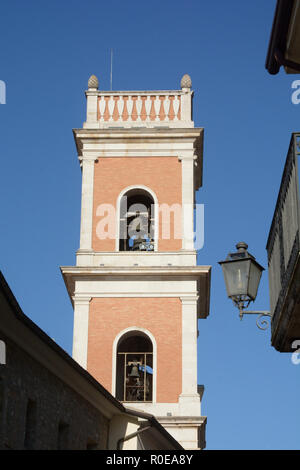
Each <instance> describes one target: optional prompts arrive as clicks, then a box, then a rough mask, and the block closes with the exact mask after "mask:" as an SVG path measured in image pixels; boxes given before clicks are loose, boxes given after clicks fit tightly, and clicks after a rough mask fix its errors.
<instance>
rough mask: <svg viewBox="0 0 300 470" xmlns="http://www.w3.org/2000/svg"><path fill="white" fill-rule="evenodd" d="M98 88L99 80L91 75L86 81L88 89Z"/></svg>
mask: <svg viewBox="0 0 300 470" xmlns="http://www.w3.org/2000/svg"><path fill="white" fill-rule="evenodd" d="M98 86H99V80H98V78H97V77H96V75H91V76H90V78H89V81H88V87H89V88H98Z"/></svg>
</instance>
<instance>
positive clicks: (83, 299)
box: [72, 294, 92, 305]
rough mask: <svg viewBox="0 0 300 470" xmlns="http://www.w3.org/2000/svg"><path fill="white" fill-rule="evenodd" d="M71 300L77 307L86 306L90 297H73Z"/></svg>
mask: <svg viewBox="0 0 300 470" xmlns="http://www.w3.org/2000/svg"><path fill="white" fill-rule="evenodd" d="M72 300H73V302H74V303H76V304H77V305H86V304H89V303H90V301H91V300H92V296H90V295H87V296H82V295H76V294H75V295H73V296H72Z"/></svg>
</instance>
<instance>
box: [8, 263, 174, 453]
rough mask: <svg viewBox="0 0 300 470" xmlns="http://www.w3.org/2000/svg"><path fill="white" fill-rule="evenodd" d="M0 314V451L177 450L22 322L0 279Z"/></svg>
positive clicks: (155, 426) (160, 430)
mask: <svg viewBox="0 0 300 470" xmlns="http://www.w3.org/2000/svg"><path fill="white" fill-rule="evenodd" d="M0 311H1V321H0V450H6V449H8V450H144V449H151V450H183V449H182V447H181V446H180V445H179V443H178V442H177V441H176V440H175V439H174V438H172V436H171V435H170V434H169V433H168V432H167V431H166V430H165V429H164V427H163V426H162V425H161V424H160V423H159V422H158V421H157V420H156V419H155V417H154V416H152V415H150V414H146V413H142V412H140V411H134V410H129V409H127V408H126V407H125V406H124V405H123V404H122V403H120V402H119V401H118V400H116V399H115V398H114V397H113V396H112V395H111V394H110V393H109V392H108V391H107V390H106V389H105V388H104V387H103V386H102V385H101V384H100V383H99V382H97V381H96V380H95V378H94V377H92V376H91V375H90V374H89V373H88V372H87V371H86V370H85V369H83V368H82V367H81V366H80V365H79V364H78V363H77V362H76V361H74V360H73V359H72V358H71V357H70V356H69V355H68V354H67V353H66V352H65V351H64V350H63V349H62V348H60V347H59V346H58V345H57V344H56V343H55V342H54V341H53V340H52V339H51V338H49V336H48V335H46V334H45V333H44V332H43V331H42V330H41V329H40V328H39V327H38V326H37V325H36V324H35V323H33V322H32V321H31V320H30V319H29V318H28V317H27V316H26V315H24V313H23V312H22V310H21V308H20V306H19V305H18V303H17V301H16V299H15V297H14V295H13V293H12V292H11V290H10V288H9V286H8V284H7V283H6V281H5V279H4V277H3V275H2V274H1V272H0Z"/></svg>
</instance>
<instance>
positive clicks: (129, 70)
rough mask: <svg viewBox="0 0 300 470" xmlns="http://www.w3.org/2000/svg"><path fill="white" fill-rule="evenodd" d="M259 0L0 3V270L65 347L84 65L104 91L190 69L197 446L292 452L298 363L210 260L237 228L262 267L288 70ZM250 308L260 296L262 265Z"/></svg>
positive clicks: (285, 124) (264, 291)
mask: <svg viewBox="0 0 300 470" xmlns="http://www.w3.org/2000/svg"><path fill="white" fill-rule="evenodd" d="M274 9H275V1H274V0H265V1H264V2H262V1H261V0H252V1H251V2H241V1H237V0H231V1H228V2H223V1H221V0H219V1H215V2H208V1H203V0H197V1H196V0H186V1H185V2H182V1H180V2H179V1H177V0H173V1H169V0H165V1H163V2H162V1H156V0H155V1H152V0H151V1H148V2H142V1H135V0H132V1H130V2H129V1H128V2H125V1H116V0H112V1H110V2H103V1H95V0H87V1H85V2H82V1H78V0H69V1H65V2H58V1H57V0H53V1H52V2H46V1H34V0H29V1H27V2H24V1H16V0H11V1H10V2H5V3H3V4H2V6H1V20H2V21H1V30H0V39H1V45H2V47H1V50H0V64H1V66H0V80H3V81H5V83H6V86H7V103H6V104H5V105H0V122H1V131H0V136H1V138H0V158H1V185H0V198H1V199H0V200H1V213H2V217H1V232H0V234H1V243H0V260H1V262H0V268H1V270H2V272H3V274H4V275H5V277H6V279H7V281H8V283H9V285H10V287H11V288H12V290H13V292H14V294H15V296H16V297H17V299H18V301H19V303H20V305H21V307H22V308H23V310H24V312H25V314H27V315H28V316H29V317H30V318H31V319H32V320H33V321H35V322H36V323H37V324H38V325H39V326H40V327H41V328H42V329H43V330H44V331H46V332H47V333H48V334H49V335H50V336H51V337H52V338H54V339H55V341H56V342H57V343H58V344H60V345H61V346H62V347H63V348H64V349H65V350H67V351H68V352H69V353H70V352H71V344H72V326H73V312H72V307H71V303H70V301H69V299H68V295H67V292H66V289H65V286H64V282H63V280H62V277H61V274H60V270H59V266H62V265H64V266H66V265H73V264H74V263H75V251H76V250H77V248H78V244H79V224H80V191H81V186H80V185H81V175H80V169H79V164H78V160H77V155H76V149H75V144H74V141H73V136H72V128H78V127H81V126H82V123H83V121H84V120H85V104H86V103H85V96H84V90H85V89H86V87H87V80H88V78H89V76H90V75H91V74H92V73H94V74H96V75H97V76H98V78H99V81H100V89H104V90H107V89H109V77H110V48H113V50H114V64H113V88H114V89H121V90H122V89H125V90H126V89H128V90H135V89H143V90H145V89H146V90H147V89H149V90H151V89H178V88H179V86H180V85H179V84H180V79H181V76H182V75H183V74H184V73H189V74H190V75H191V77H192V82H193V89H194V91H195V97H194V120H195V125H196V126H198V127H204V128H205V134H204V175H203V188H202V189H200V191H199V192H198V194H197V202H199V203H202V204H205V244H204V247H203V248H202V250H200V252H199V264H204V265H206V264H209V265H211V266H212V284H211V309H210V316H209V317H208V319H206V320H201V321H200V322H199V331H200V334H199V377H198V380H199V383H201V384H204V385H205V393H204V397H203V404H202V413H203V414H204V415H206V416H207V417H208V423H207V436H206V437H207V449H299V447H300V446H299V422H300V410H299V400H298V391H299V386H300V374H299V372H300V365H299V366H296V365H293V364H292V362H291V355H290V354H281V353H279V352H277V351H275V349H274V348H272V347H271V345H270V331H266V332H262V331H260V330H258V329H257V327H256V325H255V318H254V317H252V316H249V317H245V318H244V319H243V321H242V322H240V321H239V319H238V311H237V310H236V309H235V308H234V307H233V305H232V303H231V301H230V300H228V299H227V297H226V292H225V286H224V283H223V278H222V273H221V268H220V266H219V265H218V264H217V263H218V261H220V260H223V259H225V257H226V255H227V253H228V252H229V251H231V250H233V249H234V248H235V244H236V243H237V242H238V241H240V240H244V241H246V242H247V243H248V244H249V251H250V252H251V253H252V254H253V255H254V256H255V257H256V259H257V260H258V262H260V263H261V264H263V265H264V266H265V267H267V257H266V250H265V246H266V241H267V236H268V231H269V227H270V224H271V219H272V215H273V211H274V207H275V203H276V198H277V192H278V189H279V185H280V179H281V173H282V170H283V166H284V161H285V157H286V153H287V149H288V145H289V140H290V135H291V132H296V131H299V130H300V129H299V127H298V122H299V116H300V105H294V104H292V102H291V94H292V89H291V84H292V81H293V80H295V79H297V78H298V77H299V76H297V75H286V74H285V73H284V72H283V71H281V72H280V73H279V74H278V75H276V76H271V75H269V74H268V73H267V71H266V70H265V68H264V63H265V57H266V53H267V47H268V40H269V36H270V31H271V26H272V20H273V15H274ZM253 308H255V309H256V310H264V309H268V308H269V293H268V276H267V271H265V272H264V274H263V277H262V282H261V285H260V288H259V293H258V297H257V301H256V302H255V304H254V306H253Z"/></svg>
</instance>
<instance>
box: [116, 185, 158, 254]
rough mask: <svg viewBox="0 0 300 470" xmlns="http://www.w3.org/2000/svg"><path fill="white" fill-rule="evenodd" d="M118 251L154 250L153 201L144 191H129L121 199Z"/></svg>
mask: <svg viewBox="0 0 300 470" xmlns="http://www.w3.org/2000/svg"><path fill="white" fill-rule="evenodd" d="M119 250H120V251H153V250H154V200H153V197H152V196H151V194H150V193H149V192H148V191H146V190H144V189H140V188H135V189H131V190H129V191H127V192H126V193H125V194H124V195H123V196H122V198H121V201H120V235H119Z"/></svg>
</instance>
